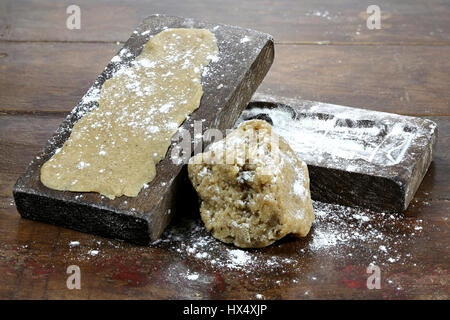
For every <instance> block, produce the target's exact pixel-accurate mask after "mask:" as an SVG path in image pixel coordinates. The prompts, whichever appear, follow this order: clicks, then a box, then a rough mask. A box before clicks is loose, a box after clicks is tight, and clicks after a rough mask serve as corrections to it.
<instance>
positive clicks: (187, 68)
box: [41, 29, 218, 199]
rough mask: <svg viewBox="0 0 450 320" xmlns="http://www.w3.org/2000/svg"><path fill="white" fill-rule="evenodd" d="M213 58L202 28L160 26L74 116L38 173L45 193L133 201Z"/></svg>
mask: <svg viewBox="0 0 450 320" xmlns="http://www.w3.org/2000/svg"><path fill="white" fill-rule="evenodd" d="M217 53H218V48H217V43H216V38H215V36H214V35H213V34H212V33H211V32H210V31H208V30H206V29H166V30H164V31H162V32H160V33H158V34H157V35H155V36H154V37H152V38H151V39H150V40H149V41H148V42H147V43H146V45H145V46H144V48H143V50H142V52H141V54H140V55H139V56H138V57H137V58H136V59H135V61H133V62H132V64H131V66H127V67H123V68H121V69H119V70H118V71H117V72H116V73H115V74H114V76H113V77H112V78H110V79H108V80H106V81H105V83H104V84H103V86H102V89H101V92H100V96H99V99H98V103H99V106H98V107H97V108H96V109H94V110H92V111H91V112H89V113H87V114H86V115H85V116H84V117H82V118H81V119H80V120H79V121H78V122H77V123H76V124H75V125H74V127H73V130H72V133H71V135H70V137H69V138H68V140H67V141H66V142H65V143H64V145H63V147H62V148H61V149H60V150H59V152H57V153H55V154H54V155H53V156H52V157H51V159H50V160H49V161H47V162H46V163H45V164H44V165H43V166H42V169H41V181H42V183H43V184H44V185H45V186H47V187H49V188H52V189H56V190H68V191H78V192H98V193H100V194H102V195H105V196H107V197H108V198H111V199H114V198H115V197H120V196H122V195H126V196H129V197H135V196H137V195H138V193H139V192H140V190H141V188H142V187H143V186H144V185H145V184H146V183H148V182H150V181H151V180H153V178H154V177H155V174H156V172H155V165H156V164H157V163H158V162H159V161H161V160H162V159H163V158H164V157H165V155H166V152H167V150H168V148H169V146H170V143H171V138H172V136H173V135H174V134H175V132H176V131H177V129H178V127H179V126H180V125H181V123H182V122H183V121H184V120H185V119H186V117H187V116H188V115H189V114H190V113H191V112H192V111H194V110H195V109H197V108H198V107H199V105H200V99H201V97H202V95H203V90H202V85H201V77H202V70H203V68H204V67H206V66H207V65H208V64H209V63H210V61H211V60H212V59H213V58H214V56H216V55H217Z"/></svg>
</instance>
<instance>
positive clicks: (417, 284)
mask: <svg viewBox="0 0 450 320" xmlns="http://www.w3.org/2000/svg"><path fill="white" fill-rule="evenodd" d="M448 218H449V211H448V201H433V202H431V203H430V202H416V203H415V205H414V206H413V207H411V208H410V209H409V210H408V214H407V217H406V218H405V219H407V221H410V222H411V223H414V221H416V220H417V219H421V220H422V221H423V222H422V225H423V230H422V231H421V232H420V234H419V235H416V236H414V237H411V239H410V241H409V242H408V244H407V245H405V243H403V245H402V246H398V247H391V248H392V250H394V252H395V254H394V256H396V255H401V256H403V257H405V256H407V255H408V254H409V255H412V258H410V259H407V260H406V262H405V261H403V263H389V262H387V261H386V262H381V261H380V263H382V266H381V270H382V289H381V290H368V289H367V288H366V287H365V283H366V279H367V276H368V275H367V273H366V272H365V270H366V267H367V266H368V264H369V263H370V262H371V261H372V260H371V259H372V256H373V255H374V254H377V252H379V250H378V246H379V245H381V244H383V243H384V242H383V240H380V241H379V242H376V243H372V244H365V245H362V244H358V243H357V242H355V243H350V244H348V246H349V248H344V249H340V250H339V254H338V255H336V254H335V253H331V252H330V251H329V250H323V251H313V252H310V251H308V250H307V249H306V251H305V253H303V254H301V255H300V256H299V257H298V258H295V259H299V260H297V262H298V263H299V264H300V267H295V268H294V267H292V268H283V269H282V270H281V271H282V272H267V271H264V269H262V270H261V271H256V272H254V273H253V274H251V275H249V274H247V273H245V272H242V271H229V270H216V269H213V268H211V267H208V265H207V264H206V265H205V263H204V262H202V261H200V260H196V259H185V258H183V256H182V255H181V254H180V253H178V252H176V251H175V250H173V249H171V248H170V246H165V247H164V246H162V247H158V246H152V247H136V246H132V245H128V244H124V243H120V242H118V241H115V240H107V239H103V238H100V237H95V236H92V235H88V234H84V233H78V232H75V231H72V230H68V229H62V228H59V227H56V226H51V225H46V224H42V223H38V222H32V221H28V220H24V219H20V218H19V217H18V215H17V213H16V210H15V208H14V207H13V206H11V207H9V208H2V209H0V231H1V232H0V242H1V252H2V256H1V259H0V272H1V274H2V277H0V298H2V299H12V298H15V299H19V298H26V299H74V298H80V299H139V298H141V299H155V298H159V299H174V298H176V299H180V298H181V299H182V298H185V299H199V298H203V299H255V298H256V294H262V295H263V296H264V297H265V298H266V299H317V298H321V299H340V298H347V299H348V298H353V299H355V298H359V299H406V298H407V299H423V298H425V299H448V298H449V295H448V289H449V280H450V275H449V273H448V265H447V262H446V261H445V259H444V256H445V255H446V254H447V252H448V241H449V236H450V234H449V229H448V225H447V219H448ZM405 223H406V222H404V221H403V222H399V223H398V225H399V228H400V229H395V225H394V226H393V228H394V230H391V231H386V232H385V234H386V235H387V234H389V233H392V232H399V230H401V228H403V226H404V224H405ZM408 223H409V222H408ZM175 225H176V222H175ZM313 232H314V231H313ZM43 235H45V236H43ZM73 240H77V241H79V242H80V245H79V246H77V247H75V248H71V247H70V246H69V243H70V242H71V241H73ZM309 241H310V240H308V239H305V240H301V239H299V240H294V241H293V240H291V241H288V242H284V243H281V244H277V245H275V246H272V247H269V248H266V249H263V250H260V251H259V253H260V254H261V255H263V256H267V258H270V257H273V256H285V255H286V254H287V253H289V252H291V256H292V253H293V252H294V253H296V257H297V255H298V252H300V250H302V249H303V250H305V248H308V244H309ZM223 246H224V247H222V246H221V247H220V250H226V248H225V245H223ZM91 249H98V250H99V254H98V255H97V256H91V255H89V253H88V252H89V250H91ZM334 250H335V249H334ZM350 254H351V255H350ZM380 260H382V261H384V259H380ZM69 265H78V266H79V267H80V269H81V272H82V287H81V290H68V289H67V287H66V279H67V276H68V275H67V274H66V269H67V267H68V266H69ZM189 272H190V273H196V274H199V275H200V277H201V281H189V280H187V279H186V274H189Z"/></svg>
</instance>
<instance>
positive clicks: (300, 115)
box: [238, 93, 437, 212]
mask: <svg viewBox="0 0 450 320" xmlns="http://www.w3.org/2000/svg"><path fill="white" fill-rule="evenodd" d="M249 118H260V119H263V120H266V121H268V122H269V123H271V124H272V125H273V126H274V127H275V131H277V132H278V133H279V134H280V135H281V136H283V137H285V138H286V140H287V141H288V142H289V143H290V145H291V147H292V148H293V149H294V151H295V152H296V153H297V155H298V156H299V158H301V159H302V160H304V161H306V163H307V164H308V168H309V173H310V180H311V194H312V197H313V199H315V200H319V201H324V202H330V203H338V204H343V205H349V206H361V207H366V208H370V209H374V210H383V211H394V212H395V211H403V210H406V208H407V207H408V204H409V202H410V201H411V199H412V198H413V196H414V194H415V192H416V190H417V189H418V187H419V185H420V183H421V182H422V179H423V177H424V176H425V173H426V172H427V170H428V167H429V166H430V163H431V161H432V157H433V153H434V150H435V145H436V139H437V126H436V124H435V123H434V122H433V121H431V120H427V119H421V118H415V117H408V116H401V115H397V114H390V113H384V112H377V111H371V110H365V109H358V108H350V107H344V106H339V105H333V104H327V103H321V102H314V101H307V100H300V99H291V98H285V97H278V96H273V95H267V94H264V93H257V94H255V96H254V97H253V98H252V101H251V102H250V104H249V106H248V107H247V109H246V110H245V111H244V112H243V114H242V115H241V117H240V119H239V120H238V122H240V121H242V120H246V119H249Z"/></svg>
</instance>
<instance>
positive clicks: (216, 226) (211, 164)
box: [188, 120, 314, 248]
mask: <svg viewBox="0 0 450 320" xmlns="http://www.w3.org/2000/svg"><path fill="white" fill-rule="evenodd" d="M188 172H189V178H190V179H191V181H192V184H193V186H194V188H195V189H196V190H197V193H198V194H199V197H200V199H201V201H202V202H201V206H200V214H201V218H202V220H203V222H204V224H205V226H206V228H207V229H208V230H210V231H211V232H212V235H213V236H214V237H215V238H217V239H219V240H221V241H223V242H226V243H233V244H234V245H236V246H238V247H241V248H259V247H265V246H268V245H270V244H271V243H273V242H275V241H276V240H279V239H281V238H283V237H284V236H285V235H287V234H294V235H296V236H299V237H304V236H306V235H307V234H308V232H309V230H310V228H311V224H312V222H313V221H314V212H313V207H312V202H311V194H310V190H309V175H308V168H307V166H306V164H305V163H304V162H303V161H301V160H299V159H298V158H297V156H296V155H295V153H294V152H293V151H292V149H291V148H290V147H289V145H288V144H287V143H286V142H285V141H284V139H283V138H281V137H280V136H278V135H277V134H276V133H275V132H273V131H272V127H271V126H270V125H269V124H268V123H267V122H265V121H262V120H250V121H246V122H243V123H242V124H241V125H239V127H238V128H236V129H235V130H234V131H232V132H231V133H230V134H228V136H227V137H226V138H225V139H223V140H221V141H218V142H215V143H213V144H212V145H210V146H209V148H208V149H207V151H206V152H204V153H200V154H197V155H195V156H194V157H192V158H191V159H190V160H189V164H188Z"/></svg>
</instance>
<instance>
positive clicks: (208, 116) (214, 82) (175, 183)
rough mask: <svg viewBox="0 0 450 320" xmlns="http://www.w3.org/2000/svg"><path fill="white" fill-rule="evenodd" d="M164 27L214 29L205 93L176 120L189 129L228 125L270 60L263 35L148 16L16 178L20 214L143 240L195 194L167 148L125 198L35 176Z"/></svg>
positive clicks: (138, 241) (270, 44)
mask: <svg viewBox="0 0 450 320" xmlns="http://www.w3.org/2000/svg"><path fill="white" fill-rule="evenodd" d="M165 28H206V29H209V30H210V31H211V32H213V33H214V34H215V36H216V38H217V42H218V43H217V44H218V47H219V60H218V61H217V62H211V63H210V64H209V66H208V68H209V71H208V72H207V73H206V74H204V75H203V77H202V85H203V91H204V94H203V97H202V99H201V103H200V107H199V108H198V109H197V110H196V111H194V112H193V113H192V114H191V117H190V118H189V119H187V120H186V121H185V122H184V123H183V124H182V127H183V128H184V129H187V130H189V131H190V132H191V135H192V133H193V129H192V126H191V125H192V124H193V123H194V121H195V120H199V121H200V120H204V121H203V128H204V129H207V128H217V129H219V130H225V129H227V128H231V127H232V126H233V124H234V123H235V121H236V120H237V118H238V117H239V114H240V113H241V111H242V110H243V109H244V108H245V106H246V105H247V103H248V102H249V100H250V98H251V96H252V94H253V93H254V91H255V90H256V88H257V87H258V86H259V84H260V83H261V81H262V80H263V78H264V76H265V75H266V73H267V71H268V70H269V68H270V66H271V64H272V62H273V58H274V43H273V38H272V37H271V36H270V35H268V34H265V33H261V32H258V31H254V30H249V29H242V28H239V27H234V26H227V25H222V24H211V23H204V22H199V21H195V20H192V19H185V18H179V17H172V16H165V15H152V16H150V17H148V18H146V19H145V20H144V21H143V22H142V23H141V24H140V25H139V26H138V27H137V29H136V30H135V31H134V32H133V33H132V35H131V37H130V38H129V39H128V40H127V42H126V43H125V45H124V46H123V47H122V48H121V49H120V50H119V52H118V53H117V56H116V57H114V58H113V59H112V60H111V62H110V63H109V64H108V65H107V67H106V68H105V69H104V71H103V72H102V73H101V74H100V75H99V77H98V78H97V80H96V81H95V82H94V84H93V86H92V87H91V88H90V89H89V90H88V92H87V93H86V94H85V96H84V97H83V98H82V99H81V100H80V101H79V102H78V104H77V105H76V107H75V108H74V109H73V111H72V112H71V113H70V114H69V115H68V116H67V118H66V119H65V121H64V122H63V123H62V124H61V126H60V127H59V128H58V129H57V131H56V132H55V133H54V135H53V136H52V137H51V139H50V140H49V141H48V142H47V144H46V145H45V147H44V149H43V150H42V152H41V153H40V154H39V155H38V156H37V157H36V158H35V159H34V160H33V161H31V163H30V164H29V166H28V167H27V168H26V171H25V173H24V174H23V175H22V176H20V177H19V178H18V180H17V182H16V184H15V186H14V190H13V194H14V199H15V203H16V206H17V209H18V211H19V213H20V215H21V216H22V217H23V218H27V219H32V220H37V221H43V222H48V223H52V224H56V225H60V226H64V227H68V228H72V229H75V230H79V231H82V232H88V233H93V234H97V235H102V236H106V237H112V238H118V239H123V240H127V241H130V242H133V243H136V244H147V243H149V242H150V241H152V240H155V239H157V238H158V237H159V235H160V234H161V233H162V231H163V230H164V228H165V227H166V226H167V224H168V223H169V221H170V219H171V217H172V216H173V215H174V213H175V211H176V210H177V206H181V207H183V206H184V205H185V201H187V202H189V201H190V200H192V199H194V198H195V197H194V195H192V194H190V193H189V191H184V190H185V189H184V186H185V185H186V184H187V183H188V182H187V181H186V176H187V175H186V172H185V171H186V168H185V166H183V165H176V164H174V163H173V162H172V161H171V159H169V155H170V152H171V149H172V148H173V146H172V147H171V148H170V149H169V151H168V153H167V154H166V158H165V159H164V160H162V161H161V162H160V163H159V164H158V165H157V167H156V177H155V178H154V180H152V181H151V182H150V183H149V184H148V188H145V189H142V190H141V192H140V193H139V195H138V196H137V197H135V198H129V197H125V196H123V197H120V198H116V199H114V200H110V199H108V198H106V197H103V196H101V195H100V194H98V193H78V192H62V191H57V190H52V189H49V188H46V187H45V186H44V185H42V183H41V182H40V168H41V166H42V164H43V163H45V162H46V161H47V160H48V159H49V158H50V157H51V156H52V155H53V154H54V153H55V151H56V150H57V149H58V148H60V147H61V146H62V145H63V144H64V142H65V141H66V140H67V138H68V137H69V135H70V132H71V128H72V127H73V125H74V123H76V121H77V120H79V119H80V118H81V117H82V116H83V115H84V114H86V113H87V112H89V110H91V109H92V108H94V107H96V106H98V103H97V98H96V97H95V96H94V95H93V93H94V92H98V89H100V88H101V86H102V85H103V83H104V81H105V80H106V79H109V78H110V77H111V76H112V75H113V74H114V72H115V71H116V70H117V69H119V68H120V67H123V66H124V65H127V64H129V63H130V62H131V61H132V60H134V59H135V57H136V56H138V55H139V53H140V51H141V50H142V48H143V46H144V44H145V43H146V42H147V41H148V40H149V39H150V37H151V36H152V35H155V34H157V33H159V32H161V31H162V30H164V29H165ZM191 196H192V197H191ZM175 199H177V201H175Z"/></svg>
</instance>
